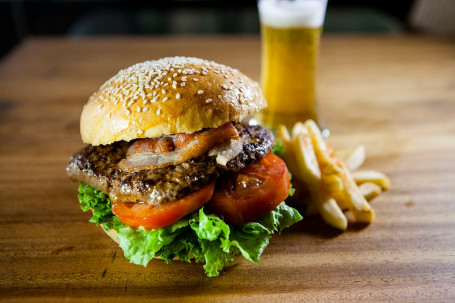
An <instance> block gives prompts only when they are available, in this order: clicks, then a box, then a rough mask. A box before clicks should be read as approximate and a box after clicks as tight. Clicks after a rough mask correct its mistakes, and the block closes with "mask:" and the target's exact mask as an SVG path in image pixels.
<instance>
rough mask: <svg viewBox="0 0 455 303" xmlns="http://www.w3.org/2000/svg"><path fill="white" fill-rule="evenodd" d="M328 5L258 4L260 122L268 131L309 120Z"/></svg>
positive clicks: (304, 1)
mask: <svg viewBox="0 0 455 303" xmlns="http://www.w3.org/2000/svg"><path fill="white" fill-rule="evenodd" d="M326 7H327V0H294V1H292V0H259V1H258V9H259V16H260V20H261V36H262V67H261V86H262V89H263V91H264V95H265V98H266V99H267V103H268V107H267V108H265V109H264V110H262V111H261V113H260V114H259V116H258V118H259V120H260V121H261V122H262V123H263V124H264V125H266V126H268V127H271V128H274V127H276V126H277V125H278V124H285V125H287V126H291V125H293V124H294V123H295V122H297V121H305V120H307V119H313V120H314V121H316V122H318V115H317V111H316V70H317V61H318V53H319V41H320V37H321V31H322V25H323V23H324V16H325V11H326Z"/></svg>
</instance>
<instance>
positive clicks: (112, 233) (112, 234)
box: [101, 226, 194, 260]
mask: <svg viewBox="0 0 455 303" xmlns="http://www.w3.org/2000/svg"><path fill="white" fill-rule="evenodd" d="M101 229H102V230H104V232H105V233H106V234H107V235H108V236H109V238H111V239H112V240H114V242H115V243H117V244H120V242H119V241H118V240H117V235H118V232H116V231H115V229H111V230H105V229H104V228H103V227H102V226H101ZM189 257H190V259H194V256H193V255H191V254H190V255H189ZM153 258H154V259H160V260H162V259H161V258H160V257H153ZM172 260H180V259H179V257H175V258H173V259H172Z"/></svg>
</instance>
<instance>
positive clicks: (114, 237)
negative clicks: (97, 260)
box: [101, 226, 120, 244]
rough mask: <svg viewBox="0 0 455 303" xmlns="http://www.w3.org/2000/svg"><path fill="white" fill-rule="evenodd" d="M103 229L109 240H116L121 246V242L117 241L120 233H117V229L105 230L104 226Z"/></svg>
mask: <svg viewBox="0 0 455 303" xmlns="http://www.w3.org/2000/svg"><path fill="white" fill-rule="evenodd" d="M101 229H102V230H104V232H105V233H106V234H107V235H108V236H109V238H111V239H112V240H114V242H115V243H117V244H120V242H119V241H118V240H117V236H118V232H116V231H115V229H111V230H105V229H104V227H102V226H101Z"/></svg>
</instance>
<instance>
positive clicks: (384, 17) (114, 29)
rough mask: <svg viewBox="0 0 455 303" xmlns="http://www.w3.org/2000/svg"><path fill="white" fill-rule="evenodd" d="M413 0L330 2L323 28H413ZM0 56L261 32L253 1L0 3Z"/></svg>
mask: <svg viewBox="0 0 455 303" xmlns="http://www.w3.org/2000/svg"><path fill="white" fill-rule="evenodd" d="M413 4H414V1H413V0H398V1H383V0H369V1H365V0H329V5H328V9H327V15H326V21H325V25H324V30H325V32H337V33H340V32H341V33H352V32H354V33H390V34H395V33H402V32H409V31H412V30H413V29H412V26H410V25H409V22H408V20H409V14H410V11H411V10H412V7H413ZM0 28H1V37H0V38H1V46H0V58H1V57H3V56H5V55H6V54H7V53H8V52H9V51H11V50H12V49H13V48H14V47H15V46H16V45H18V44H19V43H20V42H21V41H22V40H23V39H25V38H26V37H29V36H33V35H66V36H76V37H78V36H87V35H164V34H219V33H226V34H233V33H235V34H237V33H246V34H251V33H259V18H258V13H257V6H256V1H255V0H251V1H250V0H243V1H217V0H205V1H203V0H199V1H193V0H188V1H181V0H180V1H177V0H171V1H163V0H158V1H134V0H133V1H127V0H124V1H121V0H116V1H115V0H110V1H108V0H106V1H101V0H98V1H95V0H91V1H90V0H59V1H57V0H54V1H27V0H22V1H19V0H15V1H11V0H10V1H3V2H0Z"/></svg>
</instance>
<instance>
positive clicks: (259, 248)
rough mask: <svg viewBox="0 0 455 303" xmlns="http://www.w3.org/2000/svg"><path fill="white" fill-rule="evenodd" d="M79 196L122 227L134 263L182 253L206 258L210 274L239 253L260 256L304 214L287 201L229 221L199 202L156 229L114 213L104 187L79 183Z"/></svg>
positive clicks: (98, 215) (106, 222) (107, 224)
mask: <svg viewBox="0 0 455 303" xmlns="http://www.w3.org/2000/svg"><path fill="white" fill-rule="evenodd" d="M78 197H79V201H80V205H81V209H82V210H83V211H88V210H92V212H93V217H92V218H91V219H90V220H89V221H90V222H93V223H95V224H97V225H102V226H103V228H105V229H106V230H110V229H114V230H116V231H117V232H118V237H117V239H118V240H119V242H120V247H121V248H122V250H123V252H124V254H125V257H126V258H128V259H129V260H130V261H131V263H134V264H139V265H143V266H147V264H148V262H149V261H150V260H151V259H152V258H153V257H160V258H161V259H164V260H165V262H166V263H170V262H171V261H172V260H173V259H174V258H175V257H178V258H179V259H180V260H182V261H186V262H191V261H195V262H205V265H204V269H205V271H206V273H207V275H208V276H209V277H214V276H218V275H219V272H220V270H222V269H223V268H224V267H225V266H227V265H228V264H229V263H230V262H231V261H232V260H233V259H234V257H235V255H237V254H239V253H240V254H242V255H243V256H244V257H245V258H246V259H247V260H250V261H252V262H259V259H260V256H261V254H262V253H263V252H264V250H265V248H266V247H267V245H268V244H269V241H270V238H271V235H272V234H273V233H275V232H281V231H282V230H283V229H284V228H286V227H289V226H291V225H292V224H294V223H296V222H298V221H300V220H302V216H301V215H300V214H299V213H298V211H297V210H295V209H294V208H292V207H289V206H287V205H286V204H285V203H284V202H283V203H281V204H280V205H279V206H278V207H277V208H276V209H274V210H273V211H271V212H270V213H268V214H267V215H265V216H263V217H261V218H259V219H258V220H256V221H254V222H249V223H246V224H243V225H229V224H226V223H225V222H224V221H223V219H222V218H221V217H219V216H217V215H215V214H211V213H206V212H205V211H204V208H200V209H199V210H198V211H195V212H193V213H191V214H189V215H188V216H186V217H184V218H182V219H180V220H179V221H177V222H175V223H173V224H171V225H169V226H166V227H163V228H160V229H158V230H145V229H144V228H142V227H140V228H138V229H133V228H131V227H128V226H126V225H125V224H123V223H122V222H120V220H119V219H118V218H117V217H116V216H115V215H114V214H113V213H112V210H111V201H110V199H109V197H108V196H107V195H106V194H104V193H102V192H101V191H99V190H97V189H95V188H93V187H91V186H88V185H85V184H81V185H80V186H79V195H78ZM190 256H191V257H192V258H193V259H191V258H190Z"/></svg>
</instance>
